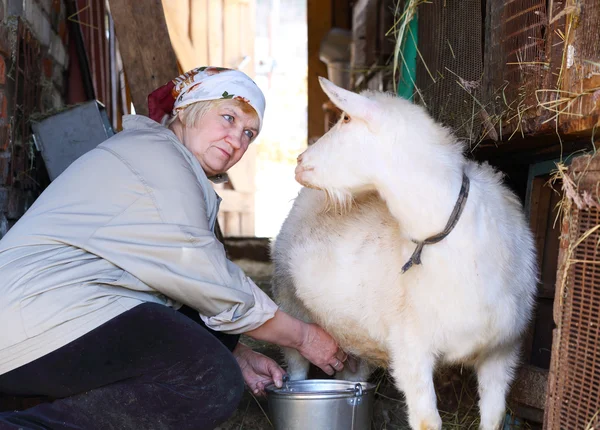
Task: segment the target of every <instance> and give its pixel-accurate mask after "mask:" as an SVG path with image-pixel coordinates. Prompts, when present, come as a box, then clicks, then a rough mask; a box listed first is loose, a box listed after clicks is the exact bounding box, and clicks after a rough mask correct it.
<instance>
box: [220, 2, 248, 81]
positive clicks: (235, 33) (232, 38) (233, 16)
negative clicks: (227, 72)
mask: <svg viewBox="0 0 600 430" xmlns="http://www.w3.org/2000/svg"><path fill="white" fill-rule="evenodd" d="M242 26H243V23H242V22H241V20H240V6H239V4H238V2H237V0H223V52H224V58H223V62H224V65H225V67H230V68H232V69H235V68H236V67H237V65H238V64H239V63H240V62H241V61H242V56H243V53H242V46H241V43H240V37H241V35H242V31H243V28H242ZM244 36H245V37H247V35H246V34H244Z"/></svg>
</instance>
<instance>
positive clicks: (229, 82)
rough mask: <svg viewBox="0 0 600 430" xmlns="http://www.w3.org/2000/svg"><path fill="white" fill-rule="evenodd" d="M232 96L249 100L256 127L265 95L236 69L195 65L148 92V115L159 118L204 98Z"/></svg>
mask: <svg viewBox="0 0 600 430" xmlns="http://www.w3.org/2000/svg"><path fill="white" fill-rule="evenodd" d="M218 99H235V100H240V101H242V102H245V103H248V104H249V105H250V106H252V107H253V108H254V110H255V111H256V113H257V115H258V120H259V126H258V128H259V131H260V129H261V128H262V122H263V115H264V112H265V97H264V95H263V93H262V91H261V90H260V88H258V86H257V85H256V83H254V81H253V80H252V79H250V78H249V77H248V75H246V74H245V73H243V72H240V71H239V70H232V69H225V68H222V67H198V68H196V69H193V70H190V71H189V72H187V73H184V74H183V75H181V76H178V77H176V78H175V79H173V80H172V81H170V82H169V83H167V84H166V85H163V86H162V87H160V88H158V89H156V90H154V91H153V92H152V93H150V95H149V96H148V111H149V117H150V118H151V119H153V120H154V121H156V122H162V121H163V119H164V118H165V116H167V117H168V116H173V115H175V114H177V112H178V111H179V110H181V109H183V108H184V107H186V106H188V105H190V104H192V103H196V102H200V101H206V100H218Z"/></svg>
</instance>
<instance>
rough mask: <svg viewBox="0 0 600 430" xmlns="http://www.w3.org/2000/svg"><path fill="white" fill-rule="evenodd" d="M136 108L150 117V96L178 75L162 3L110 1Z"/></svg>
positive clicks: (152, 0) (157, 0)
mask: <svg viewBox="0 0 600 430" xmlns="http://www.w3.org/2000/svg"><path fill="white" fill-rule="evenodd" d="M109 3H110V10H111V14H112V16H113V19H114V21H115V31H116V34H117V38H118V40H119V49H120V51H121V57H122V58H123V66H124V69H125V72H126V73H127V81H128V83H129V87H130V89H131V97H132V99H133V105H134V106H135V110H136V112H137V113H139V114H142V115H148V104H147V100H148V94H150V93H151V92H152V91H154V90H155V89H156V88H158V87H160V86H161V85H164V84H165V83H166V82H168V81H170V80H171V79H173V78H174V77H176V76H177V75H179V68H178V67H177V58H176V56H175V52H174V51H173V48H172V46H171V41H170V39H169V32H168V29H167V24H166V21H165V16H164V13H163V8H162V4H161V1H160V0H137V1H135V2H132V1H129V0H109Z"/></svg>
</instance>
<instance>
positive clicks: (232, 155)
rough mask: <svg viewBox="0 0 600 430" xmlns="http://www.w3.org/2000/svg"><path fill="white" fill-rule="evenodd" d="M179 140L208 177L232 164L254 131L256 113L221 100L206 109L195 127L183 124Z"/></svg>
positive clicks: (237, 158) (255, 131) (254, 136)
mask: <svg viewBox="0 0 600 430" xmlns="http://www.w3.org/2000/svg"><path fill="white" fill-rule="evenodd" d="M181 134H182V136H180V137H181V139H182V143H183V144H184V146H185V147H186V148H187V149H188V150H189V151H190V152H191V153H192V154H194V156H195V157H196V158H197V159H198V161H199V162H200V165H201V166H202V168H203V169H204V172H205V173H206V174H207V175H208V176H212V175H216V174H218V173H224V172H226V171H227V170H229V169H230V168H231V167H232V166H233V165H235V164H236V163H237V162H238V161H240V159H241V158H242V155H244V153H245V152H246V150H247V149H248V145H250V143H251V142H252V141H253V140H254V139H255V138H256V135H257V134H258V116H257V115H256V114H253V113H248V112H244V111H243V110H242V109H241V108H240V107H239V106H238V105H237V104H236V103H234V102H231V103H221V104H218V105H217V106H215V107H213V108H212V109H211V110H209V111H208V112H206V114H204V116H203V117H202V118H200V120H199V121H197V122H196V124H195V126H193V127H192V126H183V127H182V130H181Z"/></svg>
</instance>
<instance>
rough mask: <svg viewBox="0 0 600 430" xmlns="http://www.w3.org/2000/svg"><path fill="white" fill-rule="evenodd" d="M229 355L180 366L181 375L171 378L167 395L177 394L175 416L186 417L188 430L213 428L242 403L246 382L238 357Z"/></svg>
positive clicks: (220, 355) (219, 355)
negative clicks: (189, 429)
mask: <svg viewBox="0 0 600 430" xmlns="http://www.w3.org/2000/svg"><path fill="white" fill-rule="evenodd" d="M226 352H227V354H216V355H215V356H213V357H211V359H210V360H208V361H207V360H206V359H205V358H204V359H199V360H197V361H194V362H192V363H181V365H182V366H181V367H180V369H179V370H180V371H181V373H180V374H174V375H172V377H171V378H169V379H171V381H172V383H171V384H169V386H168V387H165V388H167V391H166V392H165V395H166V396H169V397H170V396H172V395H173V394H176V396H177V399H176V400H175V399H174V400H175V401H176V402H177V403H178V405H179V407H178V408H177V409H178V411H177V412H176V414H177V415H178V416H179V417H180V418H182V417H183V416H185V417H186V418H185V419H184V420H183V421H184V422H186V423H187V424H188V425H189V428H193V429H204V428H206V429H209V428H214V427H216V426H217V425H219V424H221V423H223V422H225V421H226V420H227V419H229V418H230V417H231V416H232V415H233V413H234V412H235V410H236V409H237V407H238V406H239V404H240V401H241V399H242V396H243V393H244V379H243V376H242V372H241V370H240V368H239V366H238V364H237V361H236V359H235V357H233V355H232V354H231V353H229V351H226ZM172 370H174V371H176V372H177V369H175V368H173V369H172ZM186 428H187V427H186Z"/></svg>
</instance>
